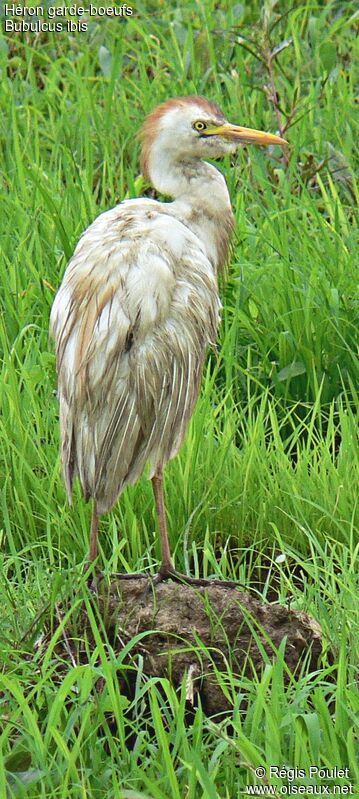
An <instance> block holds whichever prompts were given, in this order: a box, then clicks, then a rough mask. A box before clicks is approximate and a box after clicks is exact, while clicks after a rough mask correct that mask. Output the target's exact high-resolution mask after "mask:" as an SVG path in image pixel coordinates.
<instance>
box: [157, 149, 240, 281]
mask: <svg viewBox="0 0 359 799" xmlns="http://www.w3.org/2000/svg"><path fill="white" fill-rule="evenodd" d="M151 166H152V169H151V174H150V178H151V182H152V183H153V185H154V186H155V188H156V189H157V190H158V191H159V192H161V194H166V195H167V196H169V197H173V198H174V199H173V202H171V203H166V206H167V209H168V211H167V212H169V213H171V214H173V215H174V216H176V217H177V219H180V220H181V221H182V222H183V223H184V224H185V225H186V226H187V227H189V228H190V229H191V230H192V231H193V233H195V235H196V236H197V237H198V238H199V239H200V241H201V244H202V246H203V248H204V250H205V252H206V254H207V257H208V258H209V260H210V261H211V263H212V264H213V267H214V268H215V270H219V269H221V268H222V267H223V265H224V263H225V261H226V259H227V256H228V249H229V244H230V239H231V234H232V230H233V224H234V217H233V213H232V208H231V203H230V198H229V193H228V189H227V185H226V181H225V179H224V177H223V175H222V174H221V172H219V171H218V169H216V168H215V167H214V166H212V165H211V164H208V163H206V162H205V161H201V160H199V159H193V160H188V161H185V162H184V161H178V162H173V161H172V162H171V163H170V164H169V163H168V164H166V163H165V160H163V158H162V159H161V161H160V162H159V163H158V166H157V168H156V165H155V164H153V163H152V165H151Z"/></svg>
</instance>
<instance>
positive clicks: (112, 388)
mask: <svg viewBox="0 0 359 799" xmlns="http://www.w3.org/2000/svg"><path fill="white" fill-rule="evenodd" d="M167 208H168V206H167ZM167 208H166V211H167ZM159 209H161V204H160V203H155V202H154V201H150V200H147V201H146V200H139V201H129V202H126V203H122V204H121V205H120V206H117V207H116V208H114V209H112V210H111V211H108V212H106V213H105V214H102V215H101V216H100V217H98V218H97V219H96V220H95V222H94V223H93V224H92V225H91V226H90V227H89V228H88V230H87V231H86V232H85V233H84V235H83V236H82V238H81V239H80V242H79V244H78V246H77V248H76V250H75V253H74V255H73V258H72V259H71V261H70V263H69V265H68V267H67V270H66V272H65V276H64V279H63V282H62V285H61V287H60V290H59V292H58V294H57V296H56V298H55V302H54V305H53V308H52V312H51V319H50V330H51V333H52V335H53V336H54V338H55V341H56V354H57V370H58V393H59V401H60V427H61V458H62V464H63V472H64V479H65V484H66V488H67V491H68V494H69V497H70V498H71V492H72V484H73V479H74V477H75V475H76V474H79V477H80V481H81V485H82V489H83V492H84V495H85V496H86V497H87V498H88V497H89V496H94V497H95V498H96V499H97V502H98V510H99V512H100V513H101V512H105V511H106V510H108V509H109V508H111V507H112V505H113V504H114V502H115V501H116V499H117V497H118V495H119V493H120V492H121V491H122V490H123V488H124V487H125V485H127V484H128V483H133V482H135V481H136V480H137V479H138V477H139V475H140V474H141V472H142V470H143V468H144V466H145V464H146V461H147V460H151V463H152V470H153V471H154V470H155V468H156V466H158V465H160V464H164V463H165V462H166V461H167V460H168V459H169V458H171V457H173V455H174V454H176V452H177V451H178V449H179V447H180V445H181V443H182V440H183V437H184V434H185V431H186V427H187V424H188V420H189V418H190V416H191V414H192V411H193V407H194V404H195V401H196V399H197V395H198V390H199V385H200V378H201V373H202V367H203V361H204V357H205V353H206V350H207V347H208V345H209V344H214V342H215V337H216V330H217V325H218V321H219V308H220V305H219V300H218V295H217V284H216V277H215V274H214V272H213V268H212V266H211V265H210V263H209V261H208V259H207V257H206V255H205V253H204V252H203V249H202V248H201V245H200V243H199V241H198V239H197V238H196V236H195V235H194V234H193V233H192V232H191V231H190V230H188V229H187V228H186V227H185V226H184V225H183V224H182V223H181V222H179V221H178V220H177V219H175V218H174V217H172V216H170V215H169V214H168V213H164V212H162V211H161V210H159Z"/></svg>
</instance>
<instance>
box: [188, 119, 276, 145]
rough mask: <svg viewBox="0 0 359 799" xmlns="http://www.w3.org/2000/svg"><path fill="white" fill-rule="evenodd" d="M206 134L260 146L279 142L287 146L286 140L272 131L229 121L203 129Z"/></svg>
mask: <svg viewBox="0 0 359 799" xmlns="http://www.w3.org/2000/svg"><path fill="white" fill-rule="evenodd" d="M204 134H205V135H206V136H222V138H223V139H228V140H229V141H233V142H236V141H238V143H239V144H240V143H243V144H259V145H261V146H262V147H265V146H267V145H268V144H281V145H282V146H287V145H288V142H287V141H286V140H285V139H281V137H280V136H274V134H273V133H264V131H262V130H253V128H242V127H240V126H239V125H231V124H230V122H225V123H224V124H223V125H218V127H217V126H213V127H212V128H207V129H206V130H205V131H204Z"/></svg>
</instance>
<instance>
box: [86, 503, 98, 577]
mask: <svg viewBox="0 0 359 799" xmlns="http://www.w3.org/2000/svg"><path fill="white" fill-rule="evenodd" d="M98 520H99V515H98V513H97V503H96V500H95V499H94V501H93V506H92V516H91V530H90V549H89V557H88V560H89V565H91V563H93V561H94V560H96V558H97V535H98Z"/></svg>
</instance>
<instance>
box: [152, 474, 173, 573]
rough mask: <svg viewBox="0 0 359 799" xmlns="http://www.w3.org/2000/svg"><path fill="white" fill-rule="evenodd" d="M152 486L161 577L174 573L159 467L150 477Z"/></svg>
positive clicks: (161, 476)
mask: <svg viewBox="0 0 359 799" xmlns="http://www.w3.org/2000/svg"><path fill="white" fill-rule="evenodd" d="M152 487H153V493H154V495H155V502H156V510H157V516H158V525H159V529H160V543H161V565H160V570H159V576H160V578H162V577H167V576H170V575H171V574H174V571H175V569H174V566H173V563H172V558H171V550H170V544H169V540H168V530H167V522H166V511H165V503H164V496H163V472H162V469H160V468H158V469H157V471H156V474H155V475H154V476H153V477H152Z"/></svg>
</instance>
